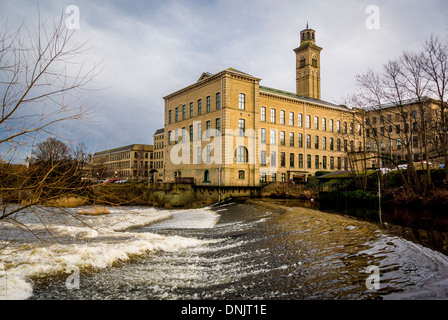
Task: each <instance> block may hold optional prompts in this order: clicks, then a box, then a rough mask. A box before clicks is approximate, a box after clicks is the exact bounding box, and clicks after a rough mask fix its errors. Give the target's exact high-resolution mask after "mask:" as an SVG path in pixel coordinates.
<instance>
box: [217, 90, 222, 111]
mask: <svg viewBox="0 0 448 320" xmlns="http://www.w3.org/2000/svg"><path fill="white" fill-rule="evenodd" d="M219 109H221V93H220V92H218V93H217V94H216V110H219Z"/></svg>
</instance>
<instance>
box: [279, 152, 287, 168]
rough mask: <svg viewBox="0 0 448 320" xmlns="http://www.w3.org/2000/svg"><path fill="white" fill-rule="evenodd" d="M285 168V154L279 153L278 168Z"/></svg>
mask: <svg viewBox="0 0 448 320" xmlns="http://www.w3.org/2000/svg"><path fill="white" fill-rule="evenodd" d="M284 166H286V160H285V153H284V152H280V167H284Z"/></svg>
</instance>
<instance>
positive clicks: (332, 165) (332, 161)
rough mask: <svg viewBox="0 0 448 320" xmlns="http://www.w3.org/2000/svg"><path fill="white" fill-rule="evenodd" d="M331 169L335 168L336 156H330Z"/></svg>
mask: <svg viewBox="0 0 448 320" xmlns="http://www.w3.org/2000/svg"><path fill="white" fill-rule="evenodd" d="M330 169H331V170H334V157H330Z"/></svg>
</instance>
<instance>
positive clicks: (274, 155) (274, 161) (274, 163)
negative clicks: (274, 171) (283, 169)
mask: <svg viewBox="0 0 448 320" xmlns="http://www.w3.org/2000/svg"><path fill="white" fill-rule="evenodd" d="M276 166H277V153H276V152H275V151H271V167H276Z"/></svg>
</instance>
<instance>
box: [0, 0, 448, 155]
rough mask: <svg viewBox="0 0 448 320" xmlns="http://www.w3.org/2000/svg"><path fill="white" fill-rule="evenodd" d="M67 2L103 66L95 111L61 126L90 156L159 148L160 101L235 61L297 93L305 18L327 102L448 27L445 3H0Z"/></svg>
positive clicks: (19, 2)
mask: <svg viewBox="0 0 448 320" xmlns="http://www.w3.org/2000/svg"><path fill="white" fill-rule="evenodd" d="M69 5H75V6H76V7H77V8H78V9H79V18H80V19H79V25H78V26H79V29H77V30H76V31H75V36H74V40H75V41H86V40H88V45H89V50H88V51H87V53H86V54H87V56H88V61H89V63H92V64H93V63H99V64H100V66H101V71H100V73H99V74H98V75H97V77H96V78H95V81H94V82H93V83H91V84H90V85H92V86H93V88H92V89H94V90H92V91H90V92H89V102H90V103H91V104H92V106H94V108H93V113H92V114H89V115H88V116H87V118H86V119H85V120H83V121H81V122H78V123H68V124H64V125H66V126H67V127H66V128H62V130H64V131H65V132H69V134H72V135H73V136H79V139H80V140H81V141H83V142H84V144H85V146H86V148H87V151H89V152H96V151H101V150H105V149H109V148H114V147H119V146H124V145H128V144H134V143H142V144H152V143H153V137H152V135H153V134H154V132H155V131H156V130H157V129H158V128H162V127H163V116H164V114H163V112H164V100H163V97H164V96H166V95H168V94H170V93H172V92H174V91H177V90H178V89H181V88H183V87H186V86H188V85H190V84H192V83H194V82H196V81H197V79H198V78H199V76H200V75H201V74H202V73H203V72H210V73H217V72H219V71H221V70H224V69H226V68H229V67H232V68H235V69H238V70H241V71H243V72H246V73H249V74H251V75H253V76H256V77H259V78H261V79H262V80H261V82H260V85H263V86H268V87H273V88H276V89H281V90H286V91H290V92H295V54H294V52H293V49H294V48H296V47H298V46H299V43H300V39H299V35H300V31H301V30H302V29H305V27H306V25H307V23H308V25H309V27H310V28H312V29H314V30H315V31H316V44H317V45H318V46H320V47H322V48H323V50H322V52H321V83H322V84H321V98H322V99H323V100H326V101H329V102H333V103H342V102H343V101H344V98H345V97H346V96H348V95H350V94H351V93H353V92H354V91H355V90H356V82H355V77H356V75H357V74H362V73H365V72H366V71H367V70H368V69H373V70H376V71H380V70H381V68H382V65H383V64H384V63H386V62H387V61H388V60H390V59H394V58H396V57H398V56H399V55H400V54H401V53H402V52H403V50H409V51H412V50H415V51H418V50H420V49H421V46H422V44H423V43H424V41H425V40H426V39H427V38H428V37H430V36H431V35H440V36H445V35H446V34H447V33H448V20H447V19H446V17H447V16H448V1H446V0H429V1H421V0H394V1H379V0H369V1H363V0H358V1H355V0H316V1H302V0H294V1H293V0H275V1H273V0H244V1H243V0H210V1H206V0H166V1H162V0H157V1H156V0H150V1H123V0H111V1H75V0H71V1H59V0H47V1H45V0H41V1H36V0H34V1H26V0H15V1H1V2H0V17H3V18H4V19H6V20H7V21H8V24H9V25H10V26H14V25H15V24H17V25H18V24H19V23H21V22H25V23H28V22H29V23H30V24H33V23H35V21H36V19H37V11H38V10H37V8H38V7H39V11H40V14H41V16H46V15H55V16H59V15H61V12H62V13H64V14H65V17H67V19H68V18H70V17H71V14H73V11H69V13H65V10H66V9H67V7H68V6H69ZM371 5H373V6H375V8H374V9H375V11H371V10H369V8H370V7H369V6H371ZM372 26H374V27H375V28H372Z"/></svg>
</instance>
